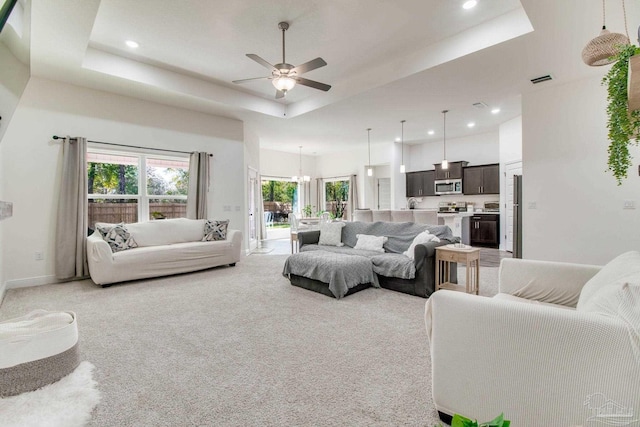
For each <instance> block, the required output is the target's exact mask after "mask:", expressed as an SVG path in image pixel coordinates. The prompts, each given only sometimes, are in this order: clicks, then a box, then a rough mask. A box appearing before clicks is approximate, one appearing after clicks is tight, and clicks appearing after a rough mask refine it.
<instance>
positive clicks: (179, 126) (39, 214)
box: [0, 77, 246, 286]
mask: <svg viewBox="0 0 640 427" xmlns="http://www.w3.org/2000/svg"><path fill="white" fill-rule="evenodd" d="M52 135H72V136H85V137H87V138H88V139H90V140H95V141H105V142H114V143H123V144H130V145H138V146H144V147H154V148H167V149H173V150H184V151H193V150H198V151H208V152H210V153H212V154H214V158H213V161H212V186H211V189H210V192H209V206H208V208H209V216H210V217H212V218H222V217H224V218H229V219H230V220H231V227H232V228H236V229H241V230H243V229H244V228H245V197H244V187H245V184H244V181H245V176H246V174H245V173H244V153H243V151H244V146H243V142H242V141H243V125H242V122H239V121H236V120H230V119H225V118H221V117H216V116H211V115H207V114H202V113H197V112H193V111H188V110H183V109H179V108H173V107H167V106H164V105H159V104H154V103H151V102H146V101H142V100H137V99H133V98H127V97H123V96H119V95H113V94H108V93H105V92H99V91H95V90H89V89H85V88H81V87H77V86H73V85H68V84H63V83H57V82H52V81H49V80H44V79H40V78H35V77H34V78H32V79H31V80H30V81H29V83H28V85H27V88H26V90H25V92H24V94H23V96H22V99H21V100H20V103H19V104H18V108H17V109H16V112H15V114H14V117H13V119H12V121H11V123H10V125H9V128H8V129H7V132H6V134H5V137H4V139H3V141H2V144H0V159H1V161H2V164H1V166H2V167H1V170H0V178H1V179H0V181H1V182H2V188H3V191H2V194H1V196H2V197H3V198H4V199H6V200H11V201H13V202H14V216H13V218H12V219H10V220H7V221H3V222H2V223H0V230H2V237H3V239H4V240H3V245H2V259H3V260H4V265H5V277H6V280H7V282H8V284H9V285H10V286H12V285H13V286H20V285H25V284H32V285H33V284H39V283H46V282H51V281H52V279H53V275H54V267H53V265H54V263H53V259H54V252H55V241H54V236H55V223H56V202H57V194H58V191H59V183H60V159H61V152H62V150H61V145H60V143H59V142H54V141H53V140H52V139H51V137H52ZM224 206H229V207H230V211H225V210H224V209H223V207H224ZM8 242H11V244H8ZM35 251H42V252H44V255H45V260H44V261H35V260H34V252H35Z"/></svg>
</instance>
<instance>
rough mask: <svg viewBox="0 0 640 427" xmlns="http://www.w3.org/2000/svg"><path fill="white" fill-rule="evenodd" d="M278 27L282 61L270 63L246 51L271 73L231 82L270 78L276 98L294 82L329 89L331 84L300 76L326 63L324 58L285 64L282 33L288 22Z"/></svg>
mask: <svg viewBox="0 0 640 427" xmlns="http://www.w3.org/2000/svg"><path fill="white" fill-rule="evenodd" d="M278 28H279V29H280V30H281V31H282V62H281V63H280V64H276V65H271V63H269V62H267V61H265V60H264V59H262V58H261V57H259V56H258V55H256V54H255V53H247V57H249V58H250V59H253V60H254V61H256V62H257V63H258V64H260V65H262V66H263V67H265V68H267V69H268V70H269V71H271V75H270V76H266V77H253V78H250V79H242V80H234V81H233V83H235V84H240V83H247V82H249V81H253V80H262V79H266V80H271V83H272V84H273V86H274V87H275V88H276V99H280V98H284V97H285V96H286V94H287V92H289V91H290V90H291V89H293V88H294V87H295V86H296V84H300V85H302V86H307V87H310V88H313V89H318V90H322V91H325V92H326V91H328V90H329V89H331V86H330V85H328V84H325V83H320V82H316V81H314V80H309V79H305V78H303V77H300V75H301V74H304V73H307V72H309V71H312V70H315V69H316V68H320V67H324V66H325V65H327V63H326V62H325V60H324V59H322V58H320V57H318V58H316V59H312V60H311V61H308V62H305V63H304V64H301V65H298V66H297V67H296V66H294V65H291V64H287V61H286V60H285V36H284V33H285V31H287V30H288V29H289V23H288V22H280V23H279V24H278Z"/></svg>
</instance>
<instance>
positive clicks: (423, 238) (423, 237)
mask: <svg viewBox="0 0 640 427" xmlns="http://www.w3.org/2000/svg"><path fill="white" fill-rule="evenodd" d="M439 241H440V239H439V238H437V237H436V236H434V235H433V234H430V233H429V232H428V231H423V232H422V233H420V234H418V235H417V236H416V237H415V238H414V239H413V242H411V245H409V249H407V250H406V251H404V252H403V254H404V255H406V256H408V257H409V258H411V259H414V257H415V254H414V252H415V249H416V246H417V245H420V244H422V243H427V242H439Z"/></svg>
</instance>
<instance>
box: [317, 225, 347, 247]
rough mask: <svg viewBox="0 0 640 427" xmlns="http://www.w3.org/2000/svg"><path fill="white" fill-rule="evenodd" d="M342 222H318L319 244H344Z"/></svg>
mask: <svg viewBox="0 0 640 427" xmlns="http://www.w3.org/2000/svg"><path fill="white" fill-rule="evenodd" d="M344 226H345V224H344V222H327V223H322V224H320V239H319V240H318V244H319V245H325V246H344V243H342V228H343V227H344Z"/></svg>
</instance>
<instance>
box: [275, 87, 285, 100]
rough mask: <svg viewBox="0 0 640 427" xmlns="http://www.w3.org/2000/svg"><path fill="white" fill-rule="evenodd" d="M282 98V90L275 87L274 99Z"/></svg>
mask: <svg viewBox="0 0 640 427" xmlns="http://www.w3.org/2000/svg"><path fill="white" fill-rule="evenodd" d="M280 98H284V92H283V91H281V90H278V89H276V99H280Z"/></svg>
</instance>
